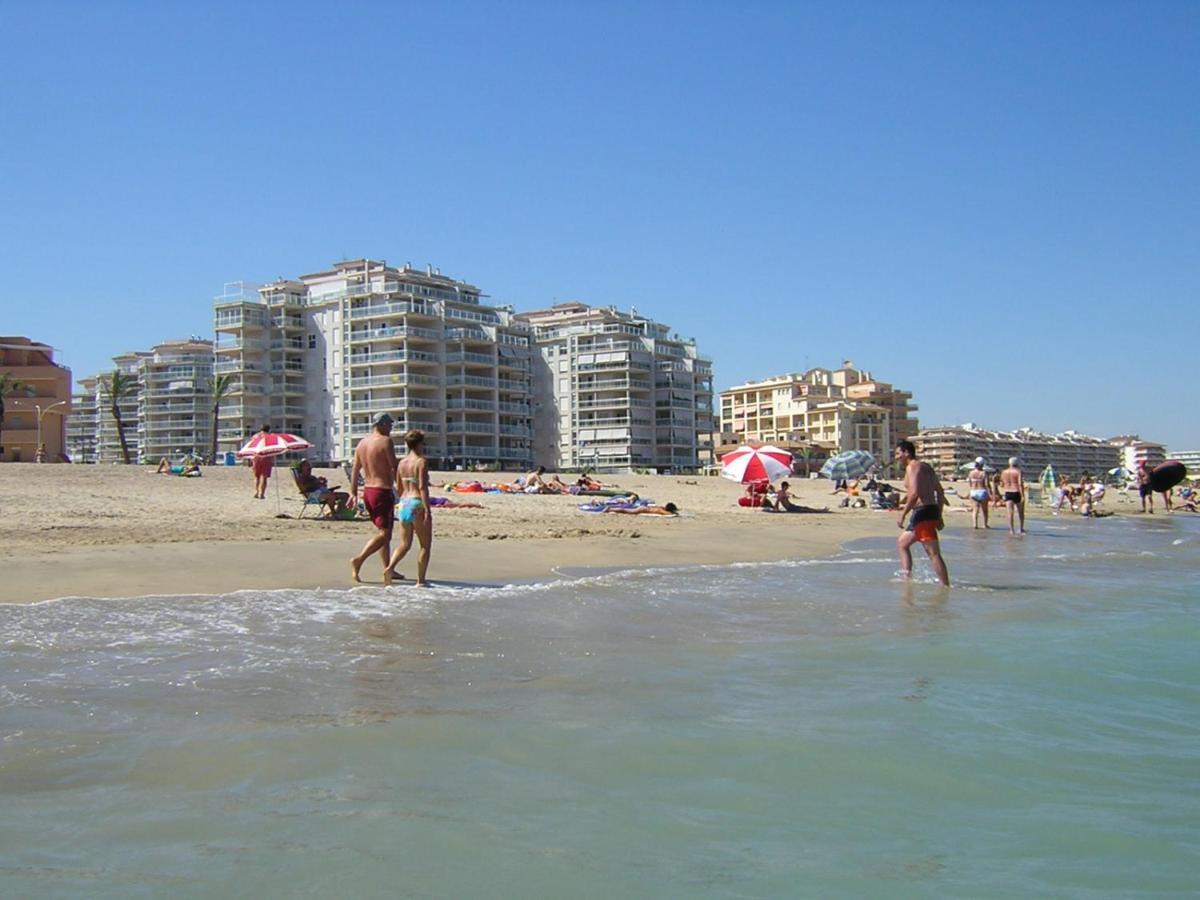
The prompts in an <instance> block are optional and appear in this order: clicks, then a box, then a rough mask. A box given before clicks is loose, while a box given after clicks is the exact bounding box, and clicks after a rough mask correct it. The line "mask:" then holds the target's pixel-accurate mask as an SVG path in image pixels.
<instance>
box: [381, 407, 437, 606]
mask: <svg viewBox="0 0 1200 900" xmlns="http://www.w3.org/2000/svg"><path fill="white" fill-rule="evenodd" d="M404 443H405V445H406V446H407V447H408V456H406V457H404V459H402V460H400V464H399V465H398V466H396V490H398V491H399V492H400V512H399V515H398V516H397V518H398V519H399V521H400V529H401V536H400V546H399V547H397V548H396V552H395V553H394V554H392V561H391V562H390V563H389V564H388V567H387V572H386V573H385V575H384V579H383V583H384V584H391V583H392V578H393V577H395V575H396V566H398V565H400V560H402V559H404V555H405V554H406V553H408V551H409V548H410V547H412V542H413V535H414V534H416V536H417V542H418V543H419V544H420V545H421V551H420V553H418V554H417V584H418V585H419V586H420V587H425V586H426V585H428V583H429V582H428V581H427V580H426V579H425V573H426V571H428V569H429V553H430V549H431V547H432V544H433V512H432V509H433V504H432V502H431V501H430V499H429V463H428V461H427V460H426V459H425V432H423V431H417V430H416V429H413V430H412V431H409V432H407V433H405V435H404Z"/></svg>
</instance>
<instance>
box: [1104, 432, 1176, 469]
mask: <svg viewBox="0 0 1200 900" xmlns="http://www.w3.org/2000/svg"><path fill="white" fill-rule="evenodd" d="M1108 442H1109V443H1110V444H1112V445H1113V446H1114V447H1117V448H1119V449H1120V451H1121V457H1120V459H1121V461H1120V462H1119V463H1118V465H1120V466H1122V467H1124V468H1126V469H1128V470H1129V471H1130V472H1136V471H1137V468H1138V466H1139V465H1141V464H1142V463H1145V464H1146V465H1147V466H1149V467H1150V468H1151V469H1153V468H1154V467H1155V466H1157V465H1158V464H1159V463H1163V462H1166V461H1167V448H1166V447H1164V446H1163V445H1162V444H1159V443H1156V442H1155V441H1143V440H1142V439H1141V438H1140V437H1138V436H1137V435H1136V434H1123V435H1121V436H1120V437H1114V438H1109V439H1108Z"/></svg>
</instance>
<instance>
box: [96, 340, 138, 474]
mask: <svg viewBox="0 0 1200 900" xmlns="http://www.w3.org/2000/svg"><path fill="white" fill-rule="evenodd" d="M146 356H149V354H148V353H146V352H145V351H134V352H130V353H122V354H121V355H120V356H114V357H113V365H114V368H116V369H118V370H119V371H121V372H124V373H125V374H126V375H130V376H132V377H133V379H134V380H135V381H136V382H137V385H136V387H135V388H134V390H132V391H130V392H129V393H128V394H127V395H126V396H125V397H123V398H122V399H121V401H120V404H119V409H120V411H121V425H122V428H123V430H124V432H125V443H126V445H127V446H128V448H129V460H130V462H135V463H136V462H138V461H139V459H140V457H139V455H138V454H139V449H140V443H139V439H140V438H139V435H140V432H139V424H140V423H139V421H138V410H139V409H140V408H141V382H140V380H139V379H138V369H139V367H140V365H141V361H142V359H144V358H145V357H146ZM111 374H112V370H111V369H110V370H109V371H108V372H100V373H98V374H97V375H95V376H94V378H95V381H96V462H100V463H119V462H124V461H125V457H124V456H123V455H122V453H121V439H120V435H119V434H118V433H117V420H116V418H115V417H114V416H113V414H112V403H111V402H110V401H109V400H108V398H107V397H106V396H105V394H104V389H103V388H102V387H101V385H100V382H101V380H102V379H106V378H107V377H108V376H109V375H111ZM85 380H87V379H85Z"/></svg>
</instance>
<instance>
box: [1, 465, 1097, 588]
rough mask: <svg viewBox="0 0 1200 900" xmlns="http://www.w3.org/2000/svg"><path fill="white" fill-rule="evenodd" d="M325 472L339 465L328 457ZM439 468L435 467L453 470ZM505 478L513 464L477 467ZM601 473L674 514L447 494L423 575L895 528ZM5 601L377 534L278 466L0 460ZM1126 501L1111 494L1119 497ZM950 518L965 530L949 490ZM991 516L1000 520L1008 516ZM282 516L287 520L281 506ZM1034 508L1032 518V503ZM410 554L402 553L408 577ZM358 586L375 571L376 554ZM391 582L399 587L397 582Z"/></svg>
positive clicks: (786, 542)
mask: <svg viewBox="0 0 1200 900" xmlns="http://www.w3.org/2000/svg"><path fill="white" fill-rule="evenodd" d="M318 474H323V475H326V476H328V477H329V478H330V481H331V483H333V484H337V483H339V482H344V481H345V479H344V477H342V473H341V471H340V470H334V469H329V470H321V471H319V473H318ZM464 477H469V476H464V475H463V473H441V472H439V473H435V474H434V476H433V480H434V482H435V483H440V482H443V481H446V480H454V479H456V478H457V479H462V478H464ZM483 477H484V478H489V479H493V480H503V479H511V478H512V477H513V476H512V474H511V473H509V474H502V473H497V474H492V475H487V476H483ZM606 480H607V481H612V482H615V483H616V484H619V485H620V486H621V487H622V488H626V489H630V490H634V491H637V492H638V494H640V495H641V496H642V497H647V498H651V499H653V500H655V501H657V502H659V503H665V502H667V501H673V502H674V503H676V504H677V505H678V506H679V507H680V509H681V510H682V515H681V516H680V517H679V518H674V519H669V518H658V517H653V516H637V517H634V516H620V515H610V514H604V515H600V514H595V513H586V512H581V511H580V510H579V509H578V505H579V503H581V502H582V501H583V500H585V499H586V498H579V497H574V496H554V495H539V496H526V495H515V494H514V495H509V494H482V495H480V494H468V495H449V494H447V492H446V491H443V490H436V491H434V493H435V494H441V495H447V496H456V498H457V499H466V500H471V501H475V502H479V503H481V504H482V505H483V506H484V507H485V508H484V509H440V510H437V511H436V512H435V515H434V523H435V524H434V528H435V542H434V548H433V557H432V562H431V564H430V577H431V579H432V580H434V581H435V582H442V583H453V584H498V583H508V582H513V581H529V580H540V579H545V578H548V577H553V576H554V574H555V572H556V571H559V570H564V569H565V570H574V569H580V568H613V567H621V568H623V567H643V566H662V565H695V564H704V563H707V564H723V563H731V562H739V561H747V562H751V561H754V562H757V561H773V560H782V559H798V558H804V557H814V556H822V555H827V554H830V553H833V552H836V551H837V549H838V548H839V547H840V546H841V545H843V544H844V543H846V542H847V541H850V540H853V539H855V538H860V537H867V536H889V535H893V534H895V532H896V524H895V517H894V514H890V513H883V512H872V511H870V510H864V509H841V508H837V503H838V501H840V500H841V495H839V496H830V493H829V491H830V483H829V482H828V481H825V480H819V481H806V480H803V479H800V478H796V479H794V480H793V481H792V484H793V487H797V488H798V490H796V491H794V494H795V495H796V497H797V501H798V502H799V503H802V504H805V505H808V506H814V507H821V506H826V505H828V506H830V507H831V508H832V509H833V511H832V512H831V513H830V514H828V515H771V514H766V513H763V512H761V511H759V510H752V509H745V508H742V507H739V506H738V505H737V498H738V497H739V496H740V495H741V492H742V488H741V486H740V485H738V484H735V483H733V482H731V481H728V480H725V479H722V478H711V477H710V478H705V477H700V476H679V477H676V476H658V475H620V476H611V477H609V478H607V479H606ZM0 491H2V492H3V496H4V497H5V506H6V509H5V515H4V516H3V518H2V520H0V559H3V561H4V570H5V577H4V578H3V579H2V580H0V602H4V603H25V602H36V601H41V600H47V599H51V598H56V597H64V596H86V597H128V596H139V595H146V594H213V593H225V592H228V591H234V590H240V589H270V588H317V587H322V588H339V589H341V588H347V587H350V586H352V582H351V581H350V577H349V564H348V560H349V558H350V557H351V556H352V555H353V554H354V553H356V552H358V550H359V549H360V548H361V546H362V544H363V543H364V542H365V541H366V540H367V538H368V536H369V534H370V525H369V523H367V522H361V521H328V520H321V519H315V518H314V513H313V511H312V510H313V508H312V507H310V508H309V510H308V512H307V513H306V516H305V518H304V519H298V518H296V516H298V514H299V512H300V503H299V495H298V494H297V493H296V491H295V489H294V488H293V486H292V483H291V479H290V478H289V477H288V474H287V472H286V470H282V469H279V470H277V471H276V474H275V476H274V477H273V478H272V479H271V488H270V492H269V496H268V499H266V500H265V501H263V500H255V499H253V498H252V496H251V494H252V492H253V486H252V479H251V475H250V472H249V470H248V469H246V468H243V467H240V466H238V467H229V468H226V467H210V468H206V469H204V475H203V477H201V478H179V477H174V476H166V475H155V474H153V470H150V469H147V468H144V467H141V466H67V465H45V466H37V465H9V466H2V467H0ZM1114 508H1117V509H1120V507H1114ZM953 509H959V510H962V512H960V513H958V514H954V515H952V516H951V518H950V520H949V523H948V527H953V528H961V527H970V519H969V516H966V515H965V507H964V506H959V505H958V501H955V506H954V507H953ZM996 513H997V514H998V515H1000V516H1001V518H1000V519H998V520H997V519H995V518H994V519H993V527H995V526H996V525H997V524H1000V525H1001V526H1002V525H1003V518H1002V516H1003V511H1000V510H997V511H996ZM280 514H286V515H287V516H289V518H279V517H278V516H279V515H280ZM1038 514H1039V512H1038V511H1033V510H1031V515H1038ZM413 556H415V554H410V557H409V559H406V560H405V562H404V563H403V564H402V565H401V571H402V572H405V573H407V574H408V575H409V577H412V574H413V568H414V566H415V560H414V559H413ZM363 576H364V580H365V581H366V582H367V583H376V584H381V583H382V582H381V573H380V571H379V566H377V565H375V563H374V561H371V562H368V563H367V564H366V565H365V566H364V568H363ZM397 589H403V587H402V586H401V587H398V588H397Z"/></svg>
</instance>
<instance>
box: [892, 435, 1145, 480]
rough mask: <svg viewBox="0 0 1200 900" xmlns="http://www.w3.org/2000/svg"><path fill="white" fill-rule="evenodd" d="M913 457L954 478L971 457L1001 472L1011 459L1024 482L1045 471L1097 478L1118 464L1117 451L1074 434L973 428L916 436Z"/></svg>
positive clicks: (1106, 442) (960, 473)
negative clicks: (1017, 461)
mask: <svg viewBox="0 0 1200 900" xmlns="http://www.w3.org/2000/svg"><path fill="white" fill-rule="evenodd" d="M915 443H916V445H917V453H918V455H919V456H920V457H921V458H922V459H924V460H925V461H926V462H927V463H929V464H930V465H931V466H933V468H934V469H935V470H936V471H937V473H938V474H939V475H940V476H942V477H944V478H952V477H960V476H961V475H962V474H963V472H964V470H965V468H966V467H967V466H968V465H969V464H970V463H972V462H973V461H974V460H975V458H976V457H979V456H982V457H983V458H984V459H985V460H986V461H987V463H988V465H990V466H993V467H995V468H1004V467H1005V466H1007V465H1008V460H1009V458H1010V457H1013V456H1015V457H1017V458H1018V459H1020V461H1021V467H1022V469H1024V471H1025V475H1026V478H1034V477H1036V476H1037V475H1038V473H1040V472H1041V471H1042V470H1043V469H1044V468H1045V467H1046V466H1053V467H1054V471H1055V474H1056V475H1066V476H1067V477H1068V478H1071V479H1072V480H1075V479H1078V478H1079V476H1081V475H1082V474H1083V473H1084V472H1090V473H1091V474H1092V475H1093V476H1099V475H1102V474H1103V473H1106V472H1108V471H1109V470H1110V469H1114V468H1116V467H1117V466H1119V465H1121V464H1122V463H1121V450H1120V448H1118V447H1117V446H1115V445H1114V444H1112V443H1110V442H1109V441H1106V440H1102V439H1100V438H1095V437H1089V436H1088V435H1086V434H1079V433H1078V432H1075V431H1064V432H1063V433H1062V434H1043V433H1042V432H1040V431H1034V430H1033V429H1032V428H1018V429H1016V430H1015V431H989V430H987V429H983V428H978V427H976V426H975V425H974V424H973V423H970V422H968V423H966V424H965V425H953V426H943V427H938V428H927V429H924V430H922V431H921V432H920V433H918V434H917V436H916V439H915Z"/></svg>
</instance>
